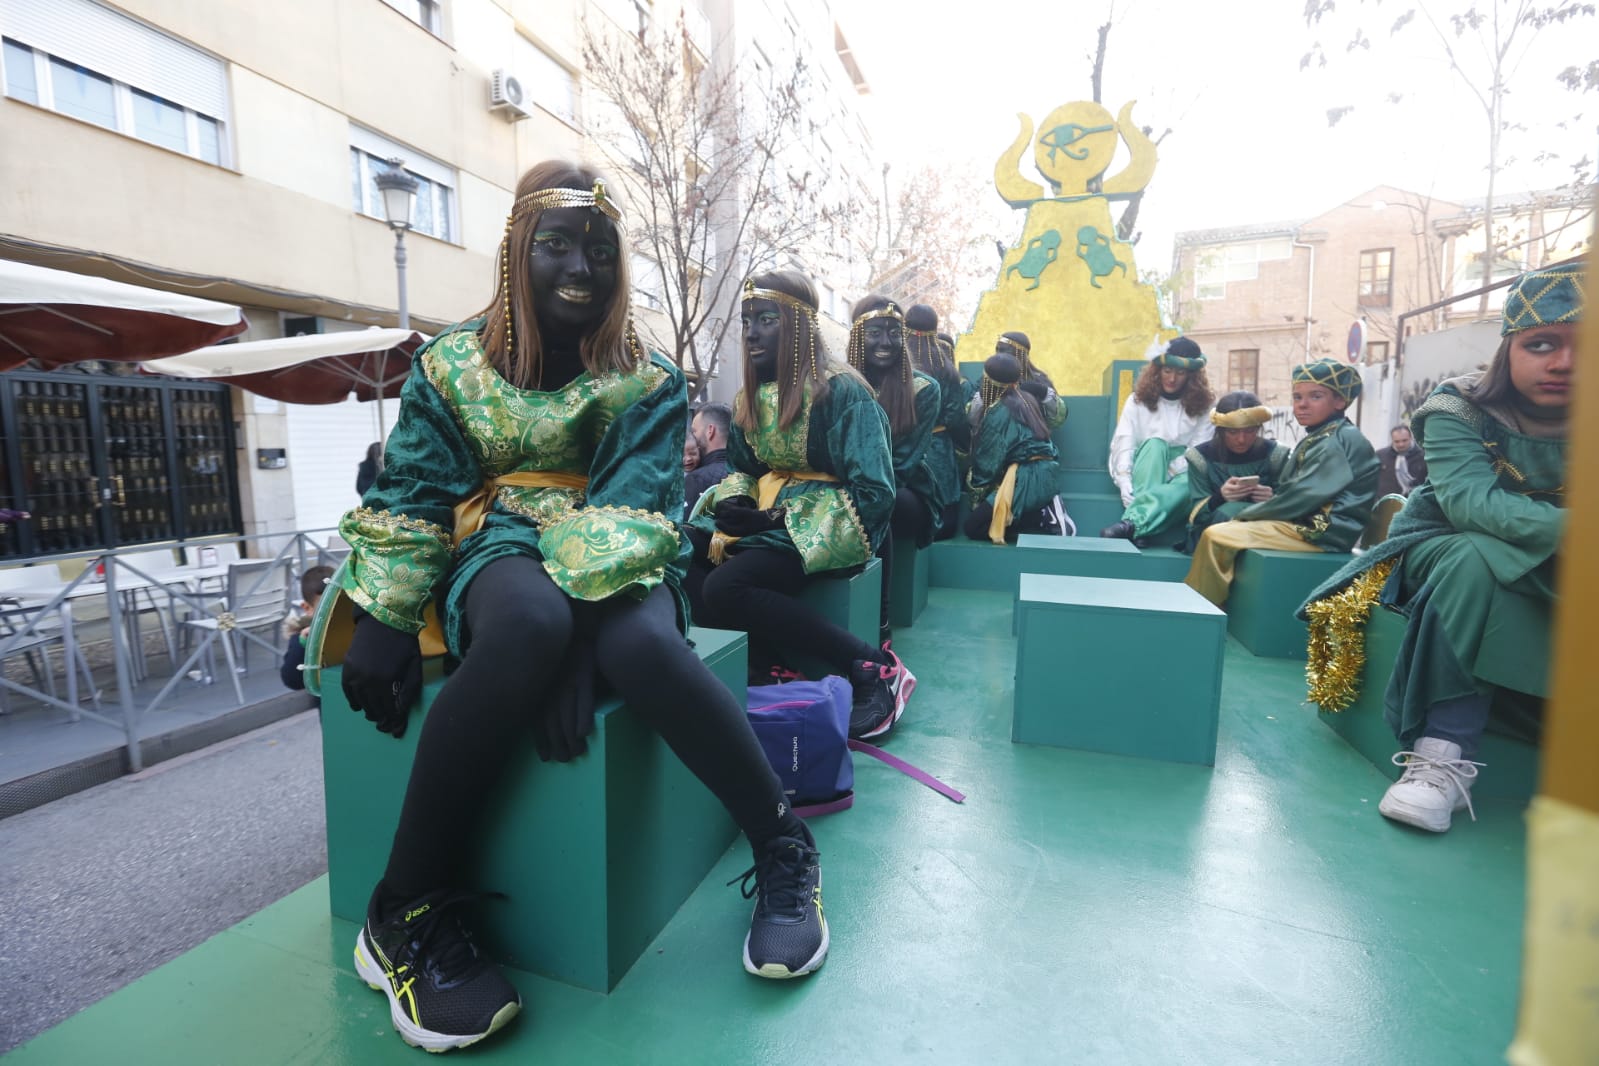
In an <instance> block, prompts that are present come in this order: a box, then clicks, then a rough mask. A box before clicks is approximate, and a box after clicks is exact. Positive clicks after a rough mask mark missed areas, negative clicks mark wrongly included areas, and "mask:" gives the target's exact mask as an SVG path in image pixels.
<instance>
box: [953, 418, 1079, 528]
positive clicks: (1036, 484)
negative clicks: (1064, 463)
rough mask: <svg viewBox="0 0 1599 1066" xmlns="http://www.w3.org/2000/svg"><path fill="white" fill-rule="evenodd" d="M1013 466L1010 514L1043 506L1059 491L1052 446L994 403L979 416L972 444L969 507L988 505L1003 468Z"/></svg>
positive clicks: (1057, 469) (1057, 470)
mask: <svg viewBox="0 0 1599 1066" xmlns="http://www.w3.org/2000/svg"><path fill="white" fill-rule="evenodd" d="M1012 463H1016V464H1017V468H1016V490H1015V493H1014V494H1013V496H1012V497H1011V514H1012V516H1013V520H1014V516H1015V515H1020V514H1025V513H1026V512H1028V511H1036V510H1038V509H1040V508H1043V507H1047V506H1048V505H1049V503H1050V501H1051V500H1053V499H1054V498H1055V495H1056V494H1057V493H1058V492H1059V491H1060V464H1059V462H1058V461H1057V456H1056V452H1055V444H1054V442H1053V441H1051V440H1050V439H1049V438H1048V437H1046V438H1044V439H1043V440H1039V439H1038V438H1037V437H1035V436H1033V431H1032V430H1030V429H1028V428H1027V424H1026V423H1025V422H1022V421H1021V420H1020V419H1018V418H1017V417H1016V416H1015V415H1014V414H1012V413H1011V410H1010V408H1009V407H1008V406H1006V405H1005V403H1004V401H1003V400H1001V401H1000V402H998V403H995V404H994V405H993V406H992V407H990V408H989V409H988V413H987V414H985V415H984V416H983V423H982V425H981V426H979V427H978V430H977V436H976V438H975V439H974V440H973V441H972V468H971V473H970V474H969V475H968V480H969V482H970V485H971V492H972V504H973V506H976V505H977V504H979V503H982V502H983V501H985V500H987V501H989V502H992V500H993V496H994V492H995V490H997V489H998V488H999V483H1000V481H1001V480H1002V479H1003V478H1004V477H1005V469H1006V467H1008V466H1010V464H1012Z"/></svg>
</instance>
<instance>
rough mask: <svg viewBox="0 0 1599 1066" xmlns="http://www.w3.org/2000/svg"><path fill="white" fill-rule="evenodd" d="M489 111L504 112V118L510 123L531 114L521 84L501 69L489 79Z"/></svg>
mask: <svg viewBox="0 0 1599 1066" xmlns="http://www.w3.org/2000/svg"><path fill="white" fill-rule="evenodd" d="M489 110H490V111H503V112H505V117H506V118H507V119H509V120H510V121H512V122H515V121H517V120H518V119H524V118H527V117H528V116H529V115H531V114H533V112H532V110H530V109H529V107H528V103H527V93H526V92H525V91H524V90H523V89H522V83H521V82H520V81H518V80H517V79H516V78H515V77H514V76H513V75H512V74H511V73H510V72H509V71H507V70H505V69H504V68H503V67H502V68H501V69H499V70H496V71H495V72H494V76H493V77H492V78H490V79H489Z"/></svg>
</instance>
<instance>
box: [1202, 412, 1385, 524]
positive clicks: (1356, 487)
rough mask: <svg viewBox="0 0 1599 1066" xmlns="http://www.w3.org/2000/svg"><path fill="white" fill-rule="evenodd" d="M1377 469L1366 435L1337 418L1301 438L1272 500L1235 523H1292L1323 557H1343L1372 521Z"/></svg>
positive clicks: (1249, 509) (1240, 515) (1247, 509)
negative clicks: (1337, 554)
mask: <svg viewBox="0 0 1599 1066" xmlns="http://www.w3.org/2000/svg"><path fill="white" fill-rule="evenodd" d="M1381 468H1382V464H1381V463H1380V462H1379V461H1378V459H1377V453H1376V451H1374V450H1373V449H1372V446H1371V442H1370V441H1368V440H1366V437H1365V434H1363V433H1361V432H1360V430H1359V429H1357V428H1355V425H1354V423H1352V422H1350V421H1349V420H1348V419H1347V418H1345V417H1344V416H1342V415H1338V416H1336V417H1334V418H1330V419H1328V420H1327V421H1326V422H1323V423H1322V424H1321V425H1319V426H1315V427H1313V428H1312V429H1311V430H1310V431H1309V432H1308V433H1306V434H1305V436H1304V439H1303V440H1301V441H1300V442H1299V444H1298V445H1297V446H1296V447H1295V448H1294V450H1293V454H1291V455H1290V456H1289V457H1288V461H1287V463H1286V464H1284V466H1283V472H1282V480H1281V481H1280V482H1279V483H1278V484H1277V485H1276V486H1275V488H1276V492H1275V494H1274V495H1273V496H1272V498H1271V499H1269V500H1262V501H1261V502H1259V503H1252V504H1250V505H1249V506H1247V507H1245V508H1243V509H1242V510H1241V511H1239V512H1238V514H1237V515H1235V516H1234V520H1235V521H1239V522H1259V521H1266V520H1271V519H1275V520H1277V521H1282V522H1292V523H1293V524H1294V525H1296V526H1298V527H1299V535H1300V536H1302V537H1304V538H1305V540H1306V541H1308V542H1309V543H1311V544H1314V545H1315V546H1316V547H1318V548H1320V549H1321V550H1322V551H1326V552H1346V551H1348V550H1349V549H1350V548H1353V547H1354V546H1355V541H1357V540H1359V539H1360V534H1361V532H1362V531H1363V530H1364V529H1365V528H1366V522H1367V521H1368V520H1369V519H1370V518H1371V508H1372V505H1373V504H1375V503H1376V502H1377V475H1378V473H1379V472H1380V470H1381Z"/></svg>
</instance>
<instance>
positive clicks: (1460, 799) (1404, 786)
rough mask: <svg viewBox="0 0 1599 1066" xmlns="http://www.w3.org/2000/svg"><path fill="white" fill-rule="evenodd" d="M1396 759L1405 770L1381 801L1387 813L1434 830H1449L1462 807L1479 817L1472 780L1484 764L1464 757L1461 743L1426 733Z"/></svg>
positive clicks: (1379, 806)
mask: <svg viewBox="0 0 1599 1066" xmlns="http://www.w3.org/2000/svg"><path fill="white" fill-rule="evenodd" d="M1393 761H1394V765H1395V766H1403V767H1404V768H1405V772H1404V774H1403V776H1401V777H1400V778H1399V780H1398V781H1395V782H1394V783H1393V784H1391V785H1389V786H1388V791H1387V792H1385V793H1383V797H1382V802H1381V803H1379V804H1377V811H1378V812H1379V813H1380V814H1382V816H1383V817H1385V818H1391V819H1393V820H1394V821H1396V822H1404V823H1405V824H1406V825H1413V826H1415V827H1416V828H1417V829H1425V830H1427V831H1428V832H1431V833H1445V832H1448V830H1449V821H1450V817H1451V816H1452V815H1453V814H1454V812H1456V811H1458V810H1460V808H1462V807H1464V808H1465V809H1466V813H1468V814H1470V815H1471V820H1472V821H1474V822H1475V821H1476V820H1477V812H1476V811H1474V810H1472V809H1471V782H1472V781H1473V780H1474V779H1475V778H1476V776H1477V768H1478V767H1479V766H1482V765H1483V764H1482V763H1480V762H1472V761H1471V760H1469V759H1462V758H1461V757H1460V745H1459V744H1456V743H1454V742H1452V741H1448V740H1440V739H1439V738H1437V737H1422V738H1421V739H1420V740H1418V741H1416V750H1415V751H1402V752H1400V753H1398V754H1397V755H1395V756H1394V757H1393Z"/></svg>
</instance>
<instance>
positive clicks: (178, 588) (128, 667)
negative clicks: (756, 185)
mask: <svg viewBox="0 0 1599 1066" xmlns="http://www.w3.org/2000/svg"><path fill="white" fill-rule="evenodd" d="M337 532H338V530H337V529H335V528H332V527H329V528H326V529H307V530H295V531H293V532H291V533H260V534H249V535H243V536H228V537H208V538H204V539H201V540H189V541H168V542H165V543H162V544H140V545H137V546H136V547H128V548H124V549H116V550H113V551H100V552H78V553H73V554H70V555H51V556H37V557H33V558H29V559H18V560H14V561H11V560H8V563H14V565H19V566H20V565H24V564H30V563H32V564H50V565H49V569H50V570H54V565H53V564H55V563H59V562H62V561H64V560H74V559H82V560H84V562H85V566H84V569H83V572H82V573H80V574H79V575H78V576H77V577H75V578H73V579H71V580H70V581H67V582H66V583H65V584H63V585H61V586H60V588H59V589H58V590H57V591H55V593H54V595H53V596H52V597H51V598H49V599H48V600H45V601H43V602H40V603H38V604H36V605H35V604H29V605H28V606H27V607H26V609H25V612H24V615H25V616H19V615H17V614H15V613H13V615H12V619H11V620H12V624H13V625H14V628H13V629H12V631H11V632H9V633H7V634H5V635H4V636H0V661H3V660H4V659H7V658H9V657H10V656H11V655H12V654H14V653H19V652H21V651H25V650H27V648H28V646H30V645H32V644H35V643H37V639H38V638H39V637H46V636H49V637H50V639H52V640H53V639H55V638H54V637H53V636H51V635H50V634H49V633H48V632H46V631H43V630H42V628H41V627H43V626H45V625H47V619H49V617H50V616H51V615H57V616H59V617H61V618H62V630H63V648H64V651H63V655H62V660H63V668H64V669H65V671H66V675H67V693H66V696H67V698H66V699H64V700H63V699H60V698H58V697H56V696H54V695H53V694H51V693H49V692H45V691H42V690H41V689H36V688H33V687H31V686H29V685H25V684H23V683H22V682H20V681H16V680H12V679H11V678H8V677H5V676H4V675H3V674H0V687H3V688H4V689H5V690H6V691H8V692H17V693H21V694H23V695H26V696H28V697H31V698H32V699H35V700H38V701H39V702H41V703H44V704H46V705H47V706H50V707H54V708H58V709H60V710H64V711H67V712H69V713H70V714H72V715H73V716H74V720H77V718H78V717H79V716H83V717H88V718H90V719H91V720H93V721H97V722H101V723H103V724H105V725H107V726H110V727H112V728H116V729H121V730H122V733H123V736H124V740H125V744H126V748H127V758H128V768H129V770H130V771H131V772H135V773H136V772H138V771H139V770H141V769H143V758H142V755H141V753H140V750H139V727H140V725H141V724H142V723H143V721H144V720H145V718H146V716H148V715H149V714H151V713H152V712H154V711H155V710H157V709H158V708H159V706H160V704H161V702H162V701H163V700H165V699H166V698H167V697H168V696H169V695H170V694H171V693H172V691H173V690H174V689H175V688H176V687H177V685H178V683H179V682H181V681H182V680H183V679H184V678H185V677H187V676H188V674H189V671H190V669H191V668H192V667H193V666H194V665H195V663H196V662H198V660H199V657H200V655H201V654H203V653H205V652H206V650H207V649H208V647H209V643H210V642H202V643H201V645H200V646H199V647H197V648H196V649H195V650H194V652H192V653H191V654H190V655H189V657H188V658H187V659H186V660H185V661H184V662H183V663H182V664H181V665H179V664H178V663H177V661H176V660H177V653H176V652H175V651H173V653H172V655H171V658H172V660H173V667H174V670H173V675H172V678H171V679H170V680H169V681H168V682H167V683H166V685H165V686H164V687H163V688H162V689H161V691H160V692H159V693H157V695H156V696H155V698H153V699H152V700H150V701H149V702H148V703H147V704H145V705H144V706H142V707H141V706H138V705H137V704H136V702H135V700H134V694H133V693H134V685H135V680H136V678H137V677H138V676H139V671H138V670H137V669H136V666H135V659H134V653H133V650H132V649H131V648H130V647H129V643H130V640H129V627H128V626H127V624H126V619H125V617H124V612H125V611H126V610H127V607H126V606H125V605H124V602H123V596H122V592H124V591H130V592H137V591H143V590H148V591H149V592H150V593H151V602H152V604H153V603H154V602H155V595H157V594H159V595H162V596H164V597H166V598H167V601H168V602H167V610H168V611H169V612H175V609H176V607H177V605H178V603H179V602H182V603H184V604H185V605H186V606H187V607H188V608H189V609H190V610H191V611H194V612H196V613H197V614H199V615H201V616H211V615H212V607H213V606H214V605H215V604H216V602H217V597H216V596H215V594H207V593H205V592H203V591H201V590H199V589H191V588H190V587H189V586H188V585H187V584H186V583H185V582H186V581H187V580H189V578H188V576H187V575H177V576H174V574H173V573H172V572H171V571H162V570H160V569H157V568H155V567H149V568H148V569H144V568H141V567H140V566H138V565H135V564H134V563H131V562H128V561H127V560H126V559H124V558H123V557H122V556H123V554H130V555H131V554H133V553H135V552H137V553H144V552H148V551H151V550H153V549H160V548H164V547H165V548H173V549H178V548H182V549H184V550H185V551H186V552H187V551H190V550H194V549H198V548H203V547H208V546H216V545H219V544H229V543H237V544H244V543H253V542H263V544H262V554H261V555H258V556H251V557H250V558H249V559H248V560H244V559H241V560H238V561H241V562H243V561H249V562H257V561H261V560H263V559H269V560H270V561H271V562H274V563H276V562H281V561H284V560H292V561H293V566H292V567H291V575H292V574H303V573H304V572H305V570H306V567H307V566H308V565H324V564H328V563H336V562H337V556H336V555H335V552H336V549H330V548H327V547H324V546H323V545H322V544H320V543H318V542H317V540H316V539H314V538H315V537H316V535H318V534H337ZM275 542H281V544H278V545H277V547H276V550H275V551H274V553H273V554H272V555H270V556H267V555H266V554H265V552H266V551H272V550H273V544H274V543H275ZM242 554H243V553H242V551H241V555H242ZM308 561H309V562H308ZM280 572H281V571H278V570H277V568H275V567H270V566H269V567H265V568H263V570H262V572H261V574H260V575H258V576H257V577H256V579H255V581H254V582H253V583H251V584H249V585H247V586H245V587H244V588H243V589H242V593H243V594H244V595H248V594H250V593H252V592H255V591H258V590H259V589H260V588H261V585H262V582H264V581H266V580H267V579H268V578H269V577H270V576H271V575H272V574H274V573H280ZM102 574H103V582H102V580H101V575H102ZM124 574H127V575H132V577H133V578H135V579H137V582H140V583H135V582H126V584H125V585H124V587H123V589H121V590H119V588H118V583H119V579H122V580H124V581H125V577H123V575H124ZM85 583H89V584H93V585H94V586H95V587H96V592H103V595H104V597H105V608H106V619H107V623H108V625H109V628H110V640H111V646H112V658H113V667H114V669H115V687H116V692H115V698H114V700H112V701H111V705H110V706H103V705H102V703H101V701H100V699H99V696H100V695H101V693H100V691H99V690H98V689H94V687H93V684H92V683H91V686H90V687H91V690H92V691H91V693H90V697H91V700H92V702H93V703H94V704H95V706H94V707H93V708H89V707H84V706H82V701H81V698H80V696H79V693H78V691H77V685H76V680H77V678H76V672H75V668H76V665H77V658H78V657H79V656H80V649H79V647H78V642H77V641H76V639H75V637H74V634H73V623H72V620H71V606H70V605H71V602H72V601H73V600H74V599H81V598H83V597H84V596H85V595H86V594H85V593H83V592H80V591H79V590H80V588H81V587H82V586H84V585H85ZM289 591H290V590H289V589H287V588H285V590H284V595H285V597H287V596H288V595H289ZM6 595H7V594H6V590H4V589H0V599H3V598H5V597H6ZM161 609H162V608H161V607H160V606H156V607H155V610H156V611H157V612H158V613H159V612H160V611H161ZM134 611H135V613H136V614H137V613H138V609H137V607H135V608H134ZM245 635H246V636H250V635H248V634H245ZM250 639H253V640H256V641H257V642H258V643H261V641H260V638H258V637H254V636H250ZM46 669H47V670H48V669H50V667H49V663H48V656H47V657H46Z"/></svg>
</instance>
